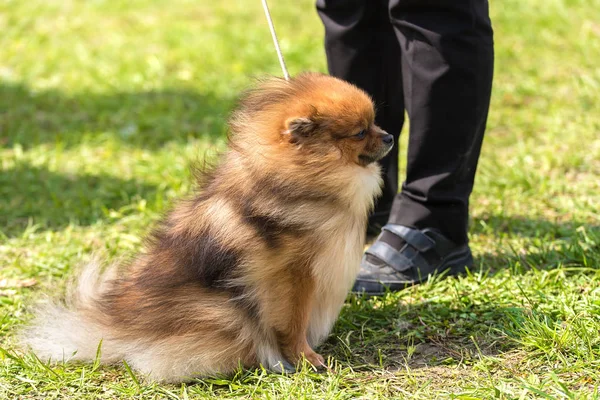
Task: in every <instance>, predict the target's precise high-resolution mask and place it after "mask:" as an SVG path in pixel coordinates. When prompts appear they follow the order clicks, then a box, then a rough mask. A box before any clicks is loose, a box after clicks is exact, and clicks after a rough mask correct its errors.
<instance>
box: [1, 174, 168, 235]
mask: <svg viewBox="0 0 600 400" xmlns="http://www.w3.org/2000/svg"><path fill="white" fill-rule="evenodd" d="M157 195H158V188H157V187H156V186H153V185H148V184H146V183H141V182H138V181H135V180H125V179H119V178H117V177H114V176H109V175H102V174H101V175H73V176H69V175H62V174H57V173H54V172H51V171H48V170H47V169H45V168H36V167H32V166H28V165H20V166H17V167H16V168H14V169H9V170H1V169H0V230H1V231H2V232H3V233H4V234H5V235H7V236H9V237H14V236H18V235H19V234H20V233H21V232H22V231H23V230H24V229H25V228H26V227H27V226H28V224H29V223H30V221H31V222H32V223H33V224H42V225H44V226H45V227H47V228H48V229H59V228H62V227H64V226H67V225H68V224H69V223H71V222H75V223H78V224H80V225H90V224H92V223H94V222H96V221H97V220H99V219H103V218H107V217H108V213H109V211H110V210H118V209H120V208H122V207H124V206H127V205H130V204H132V200H134V199H135V198H140V199H148V200H152V199H154V198H156V196H157Z"/></svg>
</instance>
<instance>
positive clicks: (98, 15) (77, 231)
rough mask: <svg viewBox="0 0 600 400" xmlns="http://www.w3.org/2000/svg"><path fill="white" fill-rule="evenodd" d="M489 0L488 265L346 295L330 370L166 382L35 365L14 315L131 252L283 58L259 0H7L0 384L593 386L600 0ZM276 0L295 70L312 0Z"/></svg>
mask: <svg viewBox="0 0 600 400" xmlns="http://www.w3.org/2000/svg"><path fill="white" fill-rule="evenodd" d="M491 7H492V18H493V22H494V28H495V41H496V72H495V80H494V92H493V98H492V105H491V111H490V118H489V121H488V131H487V136H486V140H485V143H484V147H483V153H482V156H481V161H480V167H479V172H478V176H477V182H476V188H475V192H474V193H473V196H472V198H471V204H472V221H471V229H470V238H471V245H472V248H473V251H474V253H475V256H476V264H477V265H476V268H474V270H473V271H471V273H469V274H468V275H467V276H465V277H461V278H458V279H446V280H444V279H434V280H433V281H430V282H429V283H427V284H425V285H422V286H418V287H413V288H410V289H407V290H405V291H403V292H401V293H397V294H388V295H387V296H385V297H382V298H371V299H366V298H361V297H356V296H349V298H348V301H347V303H346V306H345V307H344V309H343V311H342V314H341V316H340V319H339V321H338V323H337V324H336V327H335V329H334V332H333V333H332V335H331V337H330V338H329V340H328V341H327V342H326V344H325V345H324V346H322V348H320V349H319V352H320V353H321V354H324V355H328V356H330V359H329V363H330V367H331V368H330V370H329V371H327V372H315V371H313V370H312V369H311V368H309V367H304V368H303V369H302V370H301V371H300V372H298V373H296V374H293V375H287V376H286V375H277V374H267V373H266V372H265V371H262V370H256V371H241V372H240V373H238V374H237V375H236V376H234V377H227V378H214V379H206V380H199V381H198V382H195V383H193V384H188V385H159V384H156V383H152V382H147V381H145V380H144V379H143V377H141V376H136V375H135V374H134V373H132V372H131V371H129V370H128V368H127V367H126V366H125V365H117V366H110V367H106V366H99V365H96V364H94V365H82V364H80V365H72V364H59V365H46V364H43V363H41V362H40V361H39V360H37V359H36V358H35V357H34V356H33V355H32V354H29V353H26V352H23V351H22V350H21V349H19V348H17V347H16V345H15V340H14V335H15V333H16V332H17V331H18V329H19V328H20V327H21V326H22V325H23V324H25V323H26V322H27V321H28V320H29V319H30V318H31V308H32V305H33V304H35V302H36V301H40V300H42V299H43V298H44V296H45V295H47V294H50V295H52V296H60V295H61V294H62V293H64V289H65V287H66V286H67V283H68V282H69V280H70V279H72V277H73V275H74V271H75V270H76V269H77V266H78V265H80V264H81V263H82V262H85V260H88V259H89V258H90V257H91V255H92V254H93V253H98V254H101V255H102V256H103V257H105V258H106V259H118V258H127V257H129V256H131V255H132V254H135V252H136V251H138V250H139V249H140V246H141V240H142V238H143V236H144V234H145V233H146V232H147V231H148V230H149V229H150V227H151V226H152V223H153V221H155V220H156V219H157V218H158V217H159V216H160V215H161V213H162V212H163V211H165V210H166V209H167V208H168V207H169V205H170V204H171V202H172V201H173V200H174V199H176V198H179V197H181V196H185V195H186V194H188V193H190V191H191V189H192V187H193V183H192V179H191V173H190V169H189V166H190V165H191V164H192V163H194V162H202V160H205V159H209V160H211V159H214V158H215V155H216V154H217V153H218V152H219V151H220V150H222V149H223V148H224V144H225V135H226V119H227V115H228V113H229V112H230V110H231V109H232V107H233V106H234V105H235V101H236V98H237V96H238V94H239V93H240V92H241V91H243V90H244V89H245V88H247V87H248V86H249V85H250V84H251V83H252V81H253V79H254V77H257V76H262V75H264V74H274V75H280V70H279V65H278V63H277V58H276V55H275V52H274V50H273V47H272V44H271V39H270V35H269V31H268V27H267V25H266V23H265V21H264V16H263V14H262V9H261V7H260V2H259V1H258V0H256V1H250V0H236V1H227V2H225V1H219V2H214V1H192V0H171V1H168V2H167V1H161V0H132V1H125V0H112V1H110V2H109V1H103V0H94V1H83V0H28V1H22V0H4V1H1V2H0V32H2V34H1V35H0V307H1V308H0V398H2V399H17V398H39V399H55V398H56V399H64V398H69V399H117V398H123V399H130V398H137V399H153V398H161V399H162V398H168V399H187V398H234V397H245V398H269V399H278V398H291V399H296V398H298V399H300V398H306V399H318V398H328V399H329V398H332V399H333V398H335V399H338V398H344V399H346V398H364V399H389V398H415V399H427V398H438V397H441V398H458V399H475V398H492V397H495V398H503V399H512V398H515V399H516V398H519V399H528V398H546V399H562V398H581V399H587V398H600V95H599V94H600V0H527V1H519V0H502V1H493V2H492V4H491ZM271 11H272V14H273V17H274V20H275V23H276V25H277V28H278V34H279V36H280V39H281V45H282V48H283V51H284V54H285V56H286V61H287V64H288V68H289V69H290V73H291V74H292V75H294V74H296V73H298V72H300V71H304V70H316V71H326V64H325V57H324V51H323V29H322V27H321V25H320V22H319V20H318V17H317V15H316V12H315V10H314V5H313V2H312V0H300V1H294V2H288V3H287V4H286V5H285V6H284V5H283V2H275V1H271ZM405 144H406V135H404V138H403V146H402V148H403V149H406V145H405Z"/></svg>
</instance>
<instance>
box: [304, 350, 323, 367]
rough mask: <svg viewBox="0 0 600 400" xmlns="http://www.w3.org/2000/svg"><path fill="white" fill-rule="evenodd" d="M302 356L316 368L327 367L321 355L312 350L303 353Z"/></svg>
mask: <svg viewBox="0 0 600 400" xmlns="http://www.w3.org/2000/svg"><path fill="white" fill-rule="evenodd" d="M304 358H306V360H307V361H308V362H309V363H311V364H312V365H313V366H314V367H316V368H327V365H326V364H325V359H324V358H323V356H322V355H320V354H318V353H315V352H314V351H311V352H309V353H305V354H304Z"/></svg>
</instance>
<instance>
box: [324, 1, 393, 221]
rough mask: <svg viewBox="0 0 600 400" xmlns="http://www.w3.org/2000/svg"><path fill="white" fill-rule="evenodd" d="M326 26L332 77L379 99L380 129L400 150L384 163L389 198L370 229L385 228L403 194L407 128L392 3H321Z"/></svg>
mask: <svg viewBox="0 0 600 400" xmlns="http://www.w3.org/2000/svg"><path fill="white" fill-rule="evenodd" d="M317 11H318V12H319V16H320V17H321V20H322V21H323V25H324V26H325V51H326V54H327V65H328V68H329V73H330V74H331V75H333V76H335V77H338V78H341V79H344V80H346V81H348V82H351V83H353V84H355V85H356V86H358V87H360V88H361V89H363V90H365V91H366V92H367V93H369V95H371V97H372V98H373V100H374V102H375V105H376V109H377V114H376V115H377V116H376V123H377V125H379V126H380V127H381V128H382V129H384V130H385V131H386V132H388V133H390V134H392V135H394V139H395V143H394V148H393V149H392V151H390V153H389V154H388V155H387V156H386V157H385V158H384V159H383V160H381V162H380V164H381V166H382V169H383V178H384V188H383V195H382V196H381V198H379V199H378V201H377V204H376V207H375V210H374V212H373V214H372V215H371V216H370V219H369V222H370V226H374V225H380V226H382V225H384V224H385V223H386V222H387V220H388V218H389V214H390V209H391V207H392V202H393V201H394V199H395V196H396V194H397V193H398V136H399V135H400V131H401V130H402V125H403V123H404V101H403V95H402V78H401V65H400V45H399V43H398V40H397V38H396V35H395V33H394V28H393V27H392V25H391V24H390V20H389V13H388V1H387V0H317Z"/></svg>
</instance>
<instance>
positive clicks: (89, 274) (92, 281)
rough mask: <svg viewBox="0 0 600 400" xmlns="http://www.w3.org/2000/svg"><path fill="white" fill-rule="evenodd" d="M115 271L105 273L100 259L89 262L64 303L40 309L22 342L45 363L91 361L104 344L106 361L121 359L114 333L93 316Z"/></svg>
mask: <svg viewBox="0 0 600 400" xmlns="http://www.w3.org/2000/svg"><path fill="white" fill-rule="evenodd" d="M112 270H113V268H109V269H108V270H107V271H106V272H102V270H101V264H100V262H99V261H98V260H97V259H95V260H93V261H91V262H89V263H88V264H87V265H86V266H85V267H84V269H83V271H82V272H81V274H80V276H79V281H78V282H77V285H76V286H75V287H74V288H73V290H71V292H70V293H69V294H68V296H67V300H66V302H65V303H64V304H59V303H57V302H54V301H49V302H48V303H45V304H41V305H39V306H38V307H37V309H36V310H35V319H34V321H33V322H32V323H31V324H30V325H29V326H28V327H27V328H26V329H25V330H24V331H22V332H21V334H20V337H19V339H20V342H21V343H22V344H23V345H25V346H27V347H29V348H30V349H32V350H33V351H34V352H35V353H36V355H37V356H38V357H39V358H40V359H42V360H44V361H47V360H52V361H62V360H81V361H91V360H94V359H95V358H96V356H97V354H98V349H99V346H100V344H102V346H101V348H100V354H101V360H102V361H103V362H114V361H118V360H119V359H121V358H122V356H123V354H122V352H121V351H119V349H118V347H119V346H117V345H116V343H115V342H114V341H112V340H111V339H110V338H111V332H110V330H109V329H108V328H107V327H106V326H103V324H101V323H100V321H98V320H94V319H93V318H92V317H91V316H92V315H94V314H96V312H95V310H96V307H95V304H94V303H95V301H96V299H98V298H99V297H100V295H101V293H102V292H103V290H105V288H106V282H107V281H108V280H109V279H110V277H111V275H112V273H111V271H112ZM90 311H91V312H90Z"/></svg>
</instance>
